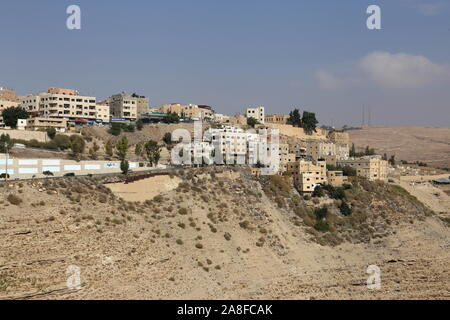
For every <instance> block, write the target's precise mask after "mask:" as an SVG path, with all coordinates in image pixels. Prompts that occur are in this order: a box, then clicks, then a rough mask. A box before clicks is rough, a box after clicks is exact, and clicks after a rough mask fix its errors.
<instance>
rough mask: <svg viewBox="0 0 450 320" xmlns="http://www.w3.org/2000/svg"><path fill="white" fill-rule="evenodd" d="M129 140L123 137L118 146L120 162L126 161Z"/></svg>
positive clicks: (117, 152) (117, 151)
mask: <svg viewBox="0 0 450 320" xmlns="http://www.w3.org/2000/svg"><path fill="white" fill-rule="evenodd" d="M128 148H129V146H128V138H127V137H126V136H123V137H122V138H121V139H120V140H119V141H118V142H117V144H116V154H117V157H118V158H119V160H125V158H126V157H127V152H128Z"/></svg>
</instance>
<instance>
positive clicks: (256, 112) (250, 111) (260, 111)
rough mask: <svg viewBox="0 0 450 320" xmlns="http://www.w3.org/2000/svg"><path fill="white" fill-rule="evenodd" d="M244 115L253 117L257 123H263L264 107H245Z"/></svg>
mask: <svg viewBox="0 0 450 320" xmlns="http://www.w3.org/2000/svg"><path fill="white" fill-rule="evenodd" d="M246 116H247V118H255V119H256V120H258V122H259V123H262V124H264V121H265V118H266V116H265V111H264V107H257V108H247V111H246Z"/></svg>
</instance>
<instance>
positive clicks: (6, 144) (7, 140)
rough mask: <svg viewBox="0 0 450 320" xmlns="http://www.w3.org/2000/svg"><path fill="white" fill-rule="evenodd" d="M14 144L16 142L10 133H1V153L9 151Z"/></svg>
mask: <svg viewBox="0 0 450 320" xmlns="http://www.w3.org/2000/svg"><path fill="white" fill-rule="evenodd" d="M13 145H14V142H13V141H12V140H11V137H10V136H9V134H2V135H0V153H9V151H10V150H11V148H12V147H13Z"/></svg>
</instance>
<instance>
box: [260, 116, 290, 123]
mask: <svg viewBox="0 0 450 320" xmlns="http://www.w3.org/2000/svg"><path fill="white" fill-rule="evenodd" d="M288 119H289V115H288V114H271V115H267V116H266V117H265V123H274V124H287V121H288Z"/></svg>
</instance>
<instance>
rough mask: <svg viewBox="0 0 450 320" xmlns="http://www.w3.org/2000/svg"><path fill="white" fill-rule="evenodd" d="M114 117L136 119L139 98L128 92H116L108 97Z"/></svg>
mask: <svg viewBox="0 0 450 320" xmlns="http://www.w3.org/2000/svg"><path fill="white" fill-rule="evenodd" d="M108 103H109V108H110V113H111V116H112V117H115V118H121V119H125V120H129V121H136V119H137V117H138V111H137V99H136V98H134V97H132V96H131V95H129V94H126V93H120V94H115V95H113V96H111V97H110V98H109V99H108Z"/></svg>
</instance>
